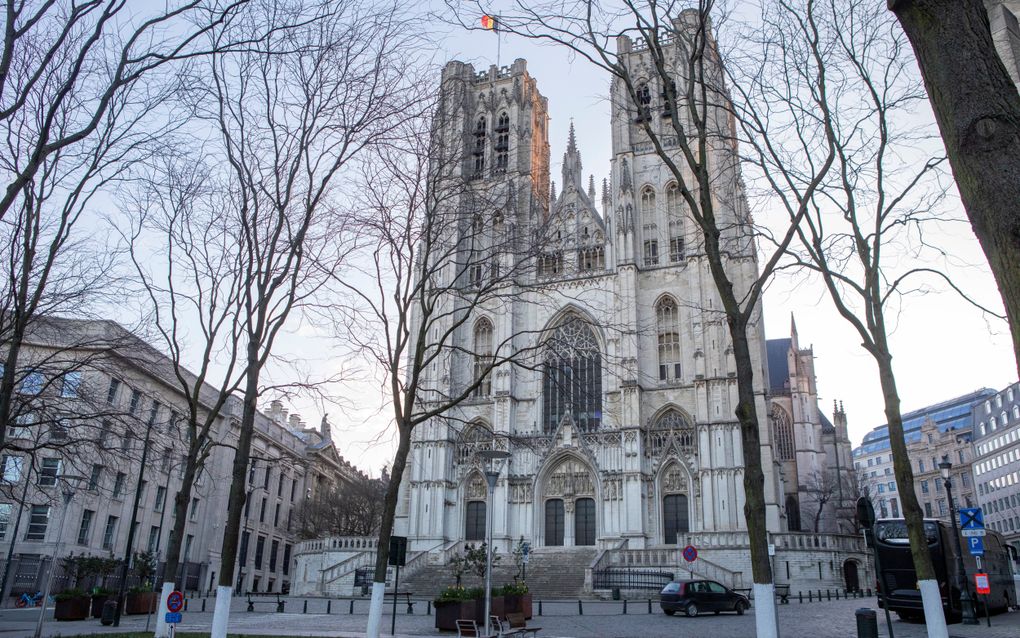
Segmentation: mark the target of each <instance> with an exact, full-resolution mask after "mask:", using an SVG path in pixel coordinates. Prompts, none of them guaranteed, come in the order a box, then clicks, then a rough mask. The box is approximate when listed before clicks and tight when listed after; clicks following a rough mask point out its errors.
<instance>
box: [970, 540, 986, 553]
mask: <svg viewBox="0 0 1020 638" xmlns="http://www.w3.org/2000/svg"><path fill="white" fill-rule="evenodd" d="M967 549H969V550H970V553H971V554H972V555H974V556H984V553H985V543H984V541H982V540H981V537H980V536H971V537H970V538H968V539H967Z"/></svg>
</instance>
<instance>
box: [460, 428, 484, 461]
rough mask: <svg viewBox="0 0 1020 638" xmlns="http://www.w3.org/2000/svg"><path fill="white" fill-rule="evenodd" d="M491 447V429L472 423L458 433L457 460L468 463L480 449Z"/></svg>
mask: <svg viewBox="0 0 1020 638" xmlns="http://www.w3.org/2000/svg"><path fill="white" fill-rule="evenodd" d="M491 449H492V431H491V430H489V429H488V428H487V427H486V426H485V425H483V424H481V423H472V424H471V425H468V426H467V428H465V429H464V431H463V432H461V433H460V440H459V441H458V442H457V462H458V463H462V464H465V465H466V464H470V463H472V462H473V461H474V460H475V455H476V454H477V453H478V452H479V451H480V450H491Z"/></svg>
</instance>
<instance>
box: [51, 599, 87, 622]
mask: <svg viewBox="0 0 1020 638" xmlns="http://www.w3.org/2000/svg"><path fill="white" fill-rule="evenodd" d="M88 617H89V598H88V596H80V597H78V598H65V599H64V600H58V601H57V602H56V604H54V606H53V618H55V619H56V620H85V619H86V618H88Z"/></svg>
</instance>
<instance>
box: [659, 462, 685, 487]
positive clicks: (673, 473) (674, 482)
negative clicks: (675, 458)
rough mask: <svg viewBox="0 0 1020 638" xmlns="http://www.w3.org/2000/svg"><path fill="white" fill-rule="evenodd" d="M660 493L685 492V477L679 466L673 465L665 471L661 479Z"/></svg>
mask: <svg viewBox="0 0 1020 638" xmlns="http://www.w3.org/2000/svg"><path fill="white" fill-rule="evenodd" d="M662 492H663V493H664V494H669V493H672V492H685V493H686V492H687V475H686V473H685V472H684V471H683V469H682V468H681V467H680V466H679V465H674V466H672V467H670V468H669V469H668V470H666V473H665V474H664V475H663V477H662Z"/></svg>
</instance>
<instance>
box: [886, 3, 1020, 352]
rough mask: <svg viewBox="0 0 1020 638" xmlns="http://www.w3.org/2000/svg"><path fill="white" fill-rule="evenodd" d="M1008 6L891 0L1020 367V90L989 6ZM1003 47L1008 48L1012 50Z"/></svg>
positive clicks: (1000, 10)
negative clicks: (1000, 50)
mask: <svg viewBox="0 0 1020 638" xmlns="http://www.w3.org/2000/svg"><path fill="white" fill-rule="evenodd" d="M1001 4H1002V3H1001V2H990V1H988V0H888V6H889V9H890V10H891V11H892V12H893V13H894V14H895V15H896V17H897V18H898V19H899V23H900V25H901V26H902V27H903V30H904V31H905V32H906V34H907V37H908V38H909V39H910V43H911V44H912V45H913V49H914V54H915V55H916V57H917V63H918V66H919V67H920V69H921V73H922V75H923V77H924V83H925V86H926V87H927V92H928V99H929V100H930V102H931V106H932V108H933V109H934V111H935V120H936V121H937V122H938V126H939V129H941V131H942V139H943V141H944V142H945V146H946V150H947V152H948V156H949V163H950V165H951V166H952V169H953V174H954V175H955V177H956V185H957V188H958V189H959V191H960V198H961V200H962V201H963V205H964V207H965V208H966V210H967V215H968V217H969V218H970V224H971V228H972V229H973V230H974V233H975V234H976V235H977V238H978V241H979V242H981V247H982V249H983V250H984V252H985V256H986V257H987V258H988V264H989V266H991V269H992V274H993V275H995V280H996V283H997V284H998V286H999V292H1000V293H1001V295H1002V301H1003V305H1004V306H1005V308H1006V315H1007V317H1008V318H1009V325H1010V331H1011V332H1012V335H1013V349H1014V355H1015V356H1016V358H1017V366H1018V369H1020V268H1018V266H1017V264H1018V263H1020V241H1018V240H1017V237H1018V236H1020V215H1017V214H1016V205H1017V204H1016V203H1017V201H1020V183H1018V182H1017V179H1016V175H1017V171H1018V167H1020V94H1018V93H1017V88H1016V84H1015V79H1014V78H1011V77H1010V75H1009V73H1008V71H1007V70H1006V67H1005V66H1004V65H1003V62H1002V60H1001V59H1000V57H999V55H998V54H997V53H996V50H995V43H994V41H993V39H992V33H991V32H990V30H989V16H988V12H989V11H992V12H995V13H996V14H997V19H999V20H1002V19H1012V16H1010V15H1008V12H1009V9H1008V8H1006V7H1004V6H1001ZM945 25H953V26H952V28H945ZM1007 33H1008V32H1007ZM1005 37H1007V38H1008V37H1009V36H1008V35H1006V36H1005ZM1003 44H1004V45H1005V46H1004V49H1008V48H1009V47H1011V44H1010V43H1008V42H1006V43H1003ZM1009 50H1011V49H1009Z"/></svg>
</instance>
